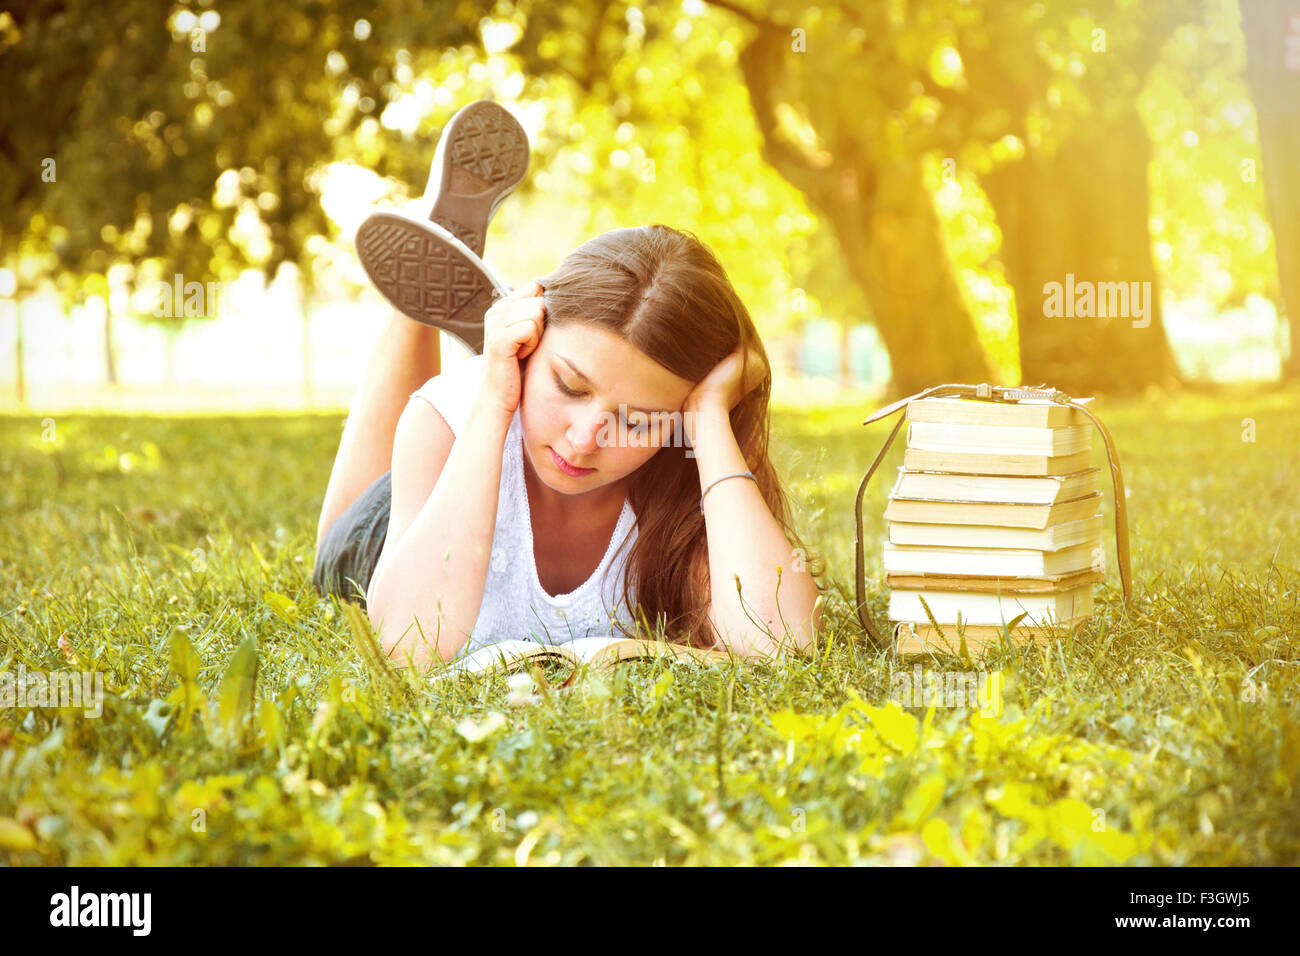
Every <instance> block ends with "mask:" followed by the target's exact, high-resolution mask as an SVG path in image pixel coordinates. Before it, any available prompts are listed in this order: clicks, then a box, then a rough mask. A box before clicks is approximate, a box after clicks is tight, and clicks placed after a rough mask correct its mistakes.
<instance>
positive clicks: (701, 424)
mask: <svg viewBox="0 0 1300 956" xmlns="http://www.w3.org/2000/svg"><path fill="white" fill-rule="evenodd" d="M691 410H692V411H693V414H692V415H691V416H690V418H689V419H688V421H690V422H691V425H690V426H688V434H689V435H690V436H691V443H692V445H693V446H694V449H695V463H696V465H697V466H698V468H699V472H700V491H701V492H703V491H704V489H705V488H707V487H708V486H709V485H710V484H712V482H713V481H715V480H716V479H718V478H721V477H722V476H723V475H734V474H740V473H742V472H745V471H748V470H749V465H748V464H747V463H746V462H745V458H744V456H743V455H742V454H741V452H740V445H739V444H738V443H737V442H736V436H735V434H734V433H733V432H732V430H731V418H730V415H729V410H728V409H727V408H726V407H725V406H724V404H723V403H722V402H718V401H709V400H704V401H701V402H698V403H692V405H691ZM704 525H705V533H706V534H707V536H708V546H709V582H710V584H709V590H710V593H711V596H712V601H711V604H710V607H709V620H710V622H711V623H712V625H713V628H714V630H715V631H717V633H718V636H719V637H721V639H722V641H723V643H724V644H726V645H727V646H728V647H729V648H730V649H731V650H733V651H735V652H736V653H739V654H741V655H743V656H748V655H751V654H769V653H772V652H773V651H775V650H776V649H777V647H778V646H780V645H782V644H784V645H785V646H786V647H787V648H791V647H793V648H795V649H797V650H799V651H803V650H804V649H806V648H807V647H808V646H810V645H811V644H812V642H813V641H814V640H815V639H816V626H817V623H818V622H817V621H816V620H815V619H814V606H815V604H816V601H817V597H818V594H819V592H818V590H817V582H816V581H815V580H813V576H812V575H811V574H809V573H808V572H807V571H806V570H795V568H794V567H793V566H792V565H794V564H796V562H795V560H794V559H795V554H794V551H793V548H792V547H791V545H790V542H789V540H788V539H787V538H786V536H785V532H784V531H782V530H781V525H780V524H779V523H778V522H777V520H776V518H775V517H773V516H772V512H771V511H769V510H768V507H767V502H766V501H764V500H763V495H762V493H761V492H759V490H758V485H757V484H755V483H754V482H752V481H750V480H749V479H748V478H729V479H728V480H726V481H722V482H718V484H716V485H713V488H712V489H711V490H710V491H709V493H708V495H707V496H706V497H705V499H704ZM778 567H779V568H780V569H781V571H780V590H779V593H778V588H777V568H778ZM737 579H739V582H740V591H739V593H737V590H736V581H737ZM742 600H743V604H742ZM787 629H788V631H789V635H788V636H787Z"/></svg>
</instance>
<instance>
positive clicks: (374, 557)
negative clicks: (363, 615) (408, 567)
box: [311, 471, 393, 608]
mask: <svg viewBox="0 0 1300 956" xmlns="http://www.w3.org/2000/svg"><path fill="white" fill-rule="evenodd" d="M392 500H393V473H392V472H391V471H387V472H384V474H382V475H380V476H379V477H378V478H376V479H375V480H374V483H373V484H371V486H370V487H369V488H367V489H366V490H365V491H363V492H361V494H360V495H359V496H358V497H357V500H356V501H354V502H352V504H351V505H349V506H348V510H347V511H345V512H343V514H341V515H339V516H338V517H337V518H335V519H334V523H333V524H332V525H330V526H329V530H328V531H326V532H325V537H324V538H322V539H321V543H320V549H319V550H318V551H317V552H316V567H315V568H314V569H313V570H312V575H311V579H312V583H313V584H315V585H316V590H318V591H319V592H320V593H321V594H322V595H328V594H337V595H338V596H339V598H340V600H345V601H355V602H357V603H358V604H360V605H361V607H362V608H364V607H365V606H366V588H368V587H369V586H370V576H371V575H372V574H374V573H375V565H377V564H378V563H379V552H380V551H382V550H383V547H384V537H385V536H386V535H387V534H388V513H389V508H390V506H391V504H392Z"/></svg>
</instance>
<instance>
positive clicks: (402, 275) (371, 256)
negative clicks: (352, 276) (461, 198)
mask: <svg viewBox="0 0 1300 956" xmlns="http://www.w3.org/2000/svg"><path fill="white" fill-rule="evenodd" d="M356 246H357V256H358V258H360V260H361V265H362V266H363V267H364V268H365V270H366V274H367V275H369V276H370V281H371V282H373V283H374V284H375V287H376V288H377V289H379V291H380V292H382V293H383V294H384V297H385V298H387V299H388V301H389V302H391V303H392V304H393V306H394V307H395V308H396V309H397V310H398V311H400V312H401V313H402V314H403V315H406V316H408V317H409V318H412V319H414V320H415V321H416V322H420V323H423V324H424V325H431V326H433V327H434V328H438V329H442V330H443V331H444V332H448V333H450V334H451V335H454V336H456V337H457V338H458V339H460V340H461V341H462V342H464V343H465V344H466V345H467V346H469V348H470V351H472V352H474V353H475V354H479V353H481V352H482V351H483V316H484V315H486V314H487V310H488V309H489V308H491V307H492V303H493V302H495V301H496V300H497V299H498V298H500V297H501V296H503V295H508V294H509V292H510V289H509V287H508V286H506V285H505V284H504V283H503V282H501V281H500V280H499V279H497V278H496V276H494V275H493V274H492V272H491V271H490V270H489V269H488V267H487V265H486V264H485V263H484V262H483V260H481V259H480V258H479V257H478V256H477V255H475V254H474V253H473V252H472V251H471V250H470V249H468V248H466V247H465V245H464V244H463V243H461V242H460V240H458V239H456V238H455V237H454V236H452V235H450V234H449V233H447V232H446V231H445V230H442V229H439V227H438V226H436V225H434V224H432V223H428V222H420V221H418V220H415V219H411V218H409V217H407V216H403V215H401V214H400V213H395V212H386V211H385V212H376V213H372V214H371V215H370V216H368V217H367V218H366V220H365V221H364V222H363V223H362V224H361V227H360V228H359V229H358V230H357V238H356Z"/></svg>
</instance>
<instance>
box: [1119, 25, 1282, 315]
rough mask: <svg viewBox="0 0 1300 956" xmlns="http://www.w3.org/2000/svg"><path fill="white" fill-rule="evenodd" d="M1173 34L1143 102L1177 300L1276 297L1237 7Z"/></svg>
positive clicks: (1155, 206) (1223, 303) (1157, 220)
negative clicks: (1257, 296)
mask: <svg viewBox="0 0 1300 956" xmlns="http://www.w3.org/2000/svg"><path fill="white" fill-rule="evenodd" d="M1204 10H1205V16H1204V17H1203V18H1202V19H1200V20H1199V21H1198V22H1196V23H1191V24H1186V25H1184V26H1181V27H1180V28H1179V29H1177V30H1176V31H1174V34H1173V36H1172V37H1171V38H1170V41H1169V42H1168V43H1166V44H1165V47H1164V49H1163V51H1162V52H1161V55H1160V60H1159V62H1158V63H1157V65H1156V66H1155V67H1154V68H1153V69H1152V71H1151V74H1150V77H1149V79H1148V80H1147V83H1146V85H1145V87H1144V88H1143V90H1142V94H1141V97H1140V99H1139V109H1140V111H1141V113H1142V118H1143V121H1144V122H1145V124H1146V127H1147V131H1148V132H1149V134H1150V136H1151V141H1152V146H1153V156H1152V161H1151V170H1150V181H1151V193H1152V209H1151V224H1150V231H1151V239H1152V247H1153V250H1154V254H1155V258H1156V263H1157V267H1158V269H1159V271H1160V275H1161V277H1162V279H1163V280H1164V283H1165V287H1166V288H1167V289H1168V290H1169V293H1170V296H1171V298H1175V299H1178V300H1182V301H1196V302H1199V303H1202V304H1203V305H1204V306H1206V307H1208V309H1209V310H1212V311H1214V312H1219V311H1222V310H1228V309H1233V308H1236V307H1240V306H1241V305H1242V304H1243V303H1244V302H1245V300H1246V299H1247V298H1248V297H1250V296H1252V295H1260V296H1267V297H1268V298H1270V299H1277V297H1278V282H1277V261H1276V259H1275V258H1274V255H1273V248H1272V238H1271V236H1272V231H1271V230H1270V228H1269V224H1268V217H1267V212H1266V208H1265V197H1264V184H1263V181H1262V179H1261V178H1260V171H1259V165H1260V156H1259V141H1258V136H1257V132H1256V122H1255V110H1254V108H1253V106H1252V105H1251V99H1250V89H1249V87H1248V85H1247V82H1246V76H1245V70H1246V44H1245V39H1244V37H1243V36H1242V33H1241V29H1240V23H1239V20H1240V15H1239V13H1238V11H1237V3H1236V0H1212V2H1210V3H1207V4H1206V5H1205V8H1204Z"/></svg>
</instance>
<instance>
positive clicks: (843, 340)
mask: <svg viewBox="0 0 1300 956" xmlns="http://www.w3.org/2000/svg"><path fill="white" fill-rule="evenodd" d="M852 333H853V323H852V322H851V321H849V319H848V318H847V317H846V318H842V319H840V384H841V385H842V386H844V387H845V388H852V387H853V348H852V339H853V334H852Z"/></svg>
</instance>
